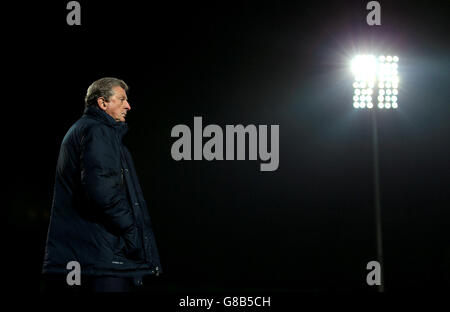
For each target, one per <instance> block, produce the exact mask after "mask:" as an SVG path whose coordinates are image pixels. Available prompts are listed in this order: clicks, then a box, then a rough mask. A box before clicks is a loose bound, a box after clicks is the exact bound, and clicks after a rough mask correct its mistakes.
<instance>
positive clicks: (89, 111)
mask: <svg viewBox="0 0 450 312" xmlns="http://www.w3.org/2000/svg"><path fill="white" fill-rule="evenodd" d="M84 116H86V117H90V118H93V119H95V120H98V121H100V122H101V123H103V124H105V125H107V126H109V127H112V128H114V129H115V130H116V131H117V132H118V134H119V137H120V138H121V139H122V137H123V136H124V135H125V133H127V131H128V125H127V123H126V122H122V121H116V120H115V119H114V118H112V117H111V116H110V115H108V114H107V113H105V112H104V111H102V110H101V109H100V108H98V107H96V106H88V107H86V108H85V109H84V113H83V117H84Z"/></svg>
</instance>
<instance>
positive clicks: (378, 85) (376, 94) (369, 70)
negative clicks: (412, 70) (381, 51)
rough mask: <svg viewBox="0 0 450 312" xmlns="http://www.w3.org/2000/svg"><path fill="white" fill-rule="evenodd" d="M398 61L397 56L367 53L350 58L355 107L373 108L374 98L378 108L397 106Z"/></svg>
mask: <svg viewBox="0 0 450 312" xmlns="http://www.w3.org/2000/svg"><path fill="white" fill-rule="evenodd" d="M398 61H399V58H398V56H392V55H379V56H374V55H367V54H366V55H357V56H356V57H355V58H354V59H353V60H352V62H351V70H352V72H353V75H354V79H355V80H354V82H353V88H354V89H355V91H354V96H353V106H354V107H355V108H365V107H367V108H369V109H370V108H373V107H374V104H373V103H372V100H373V99H374V98H375V99H378V105H377V107H378V108H380V109H381V108H391V107H393V108H394V104H395V106H396V107H397V106H398V103H397V100H398V99H397V95H398V90H397V89H398V84H399V77H398ZM396 107H395V108H396Z"/></svg>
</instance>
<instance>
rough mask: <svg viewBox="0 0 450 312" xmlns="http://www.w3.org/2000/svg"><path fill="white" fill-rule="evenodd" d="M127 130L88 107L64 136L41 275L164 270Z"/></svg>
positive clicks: (126, 274)
mask: <svg viewBox="0 0 450 312" xmlns="http://www.w3.org/2000/svg"><path fill="white" fill-rule="evenodd" d="M127 130H128V127H127V125H126V123H124V122H117V121H115V120H114V119H113V118H112V117H111V116H109V115H108V114H106V113H105V112H104V111H102V110H100V109H99V108H98V107H95V106H90V107H87V108H86V109H85V111H84V114H83V116H82V117H81V118H80V119H79V120H78V121H77V122H76V123H75V124H74V125H73V126H72V127H71V128H70V129H69V131H68V132H67V134H66V135H65V137H64V139H63V141H62V144H61V149H60V152H59V158H58V163H57V167H56V178H55V189H54V197H53V205H52V210H51V216H50V225H49V229H48V234H47V243H46V248H45V256H44V264H43V273H64V274H67V273H68V272H69V271H68V270H67V268H66V266H67V263H68V262H70V261H78V262H79V263H80V266H81V274H84V275H97V276H102V275H103V276H115V277H139V276H143V275H149V274H156V275H158V274H159V273H161V272H162V270H161V265H160V261H159V256H158V251H157V248H156V243H155V238H154V235H153V231H152V229H151V222H150V217H149V214H148V210H147V205H146V202H145V200H144V196H143V193H142V190H141V187H140V185H139V181H138V177H137V174H136V171H135V168H134V165H133V160H132V158H131V155H130V152H129V151H128V149H127V148H126V147H125V146H124V145H123V144H122V137H123V135H124V134H125V133H126V132H127Z"/></svg>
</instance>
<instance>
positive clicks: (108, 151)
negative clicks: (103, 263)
mask: <svg viewBox="0 0 450 312" xmlns="http://www.w3.org/2000/svg"><path fill="white" fill-rule="evenodd" d="M106 130H107V129H104V128H103V127H101V126H96V127H93V128H91V129H89V131H87V133H86V134H85V136H84V137H83V139H82V141H81V185H82V186H83V188H84V191H85V193H86V195H87V197H88V199H89V200H90V201H92V202H94V203H95V206H96V207H97V208H98V209H99V210H100V213H101V215H102V216H103V219H104V220H105V221H104V222H106V223H107V225H108V226H109V227H111V228H113V229H114V230H115V231H117V232H118V233H119V235H121V236H122V237H123V238H124V240H125V245H126V249H127V250H126V252H127V254H130V255H136V254H139V250H140V249H141V248H139V246H138V243H137V242H138V239H137V238H138V233H137V229H136V225H135V221H134V216H133V212H132V210H131V207H130V205H129V203H128V201H127V198H126V193H125V192H124V190H123V189H122V188H121V186H120V179H121V178H120V174H121V173H120V163H121V162H120V151H119V150H117V144H114V142H111V135H110V134H109V133H107V131H106ZM138 258H139V257H138Z"/></svg>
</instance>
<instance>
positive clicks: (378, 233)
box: [372, 109, 384, 292]
mask: <svg viewBox="0 0 450 312" xmlns="http://www.w3.org/2000/svg"><path fill="white" fill-rule="evenodd" d="M372 143H373V178H374V183H373V185H374V197H375V226H376V240H377V258H378V262H379V263H380V268H381V285H378V292H384V274H383V272H384V265H383V235H382V227H381V203H380V177H379V168H378V129H377V109H374V110H373V111H372Z"/></svg>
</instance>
